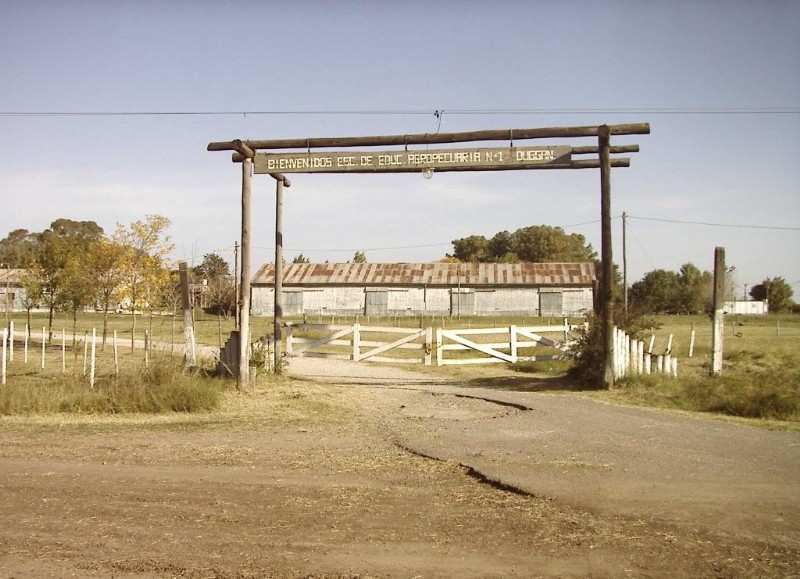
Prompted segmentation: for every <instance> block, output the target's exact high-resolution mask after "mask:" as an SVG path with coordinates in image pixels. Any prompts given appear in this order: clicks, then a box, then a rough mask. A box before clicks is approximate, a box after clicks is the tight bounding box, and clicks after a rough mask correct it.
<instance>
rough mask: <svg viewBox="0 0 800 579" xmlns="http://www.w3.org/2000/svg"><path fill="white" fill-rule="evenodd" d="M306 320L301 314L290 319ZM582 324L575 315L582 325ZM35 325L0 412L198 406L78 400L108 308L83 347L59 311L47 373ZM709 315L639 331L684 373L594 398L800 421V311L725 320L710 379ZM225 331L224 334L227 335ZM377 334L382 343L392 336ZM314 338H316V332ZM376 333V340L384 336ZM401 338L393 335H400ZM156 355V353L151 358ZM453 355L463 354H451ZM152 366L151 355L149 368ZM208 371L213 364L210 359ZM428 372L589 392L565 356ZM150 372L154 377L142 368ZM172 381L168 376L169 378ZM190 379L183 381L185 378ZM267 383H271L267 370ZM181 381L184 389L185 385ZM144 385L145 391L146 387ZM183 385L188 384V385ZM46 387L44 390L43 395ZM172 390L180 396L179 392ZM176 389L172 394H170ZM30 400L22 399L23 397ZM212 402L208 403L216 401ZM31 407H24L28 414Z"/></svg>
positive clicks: (35, 322)
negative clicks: (718, 369)
mask: <svg viewBox="0 0 800 579" xmlns="http://www.w3.org/2000/svg"><path fill="white" fill-rule="evenodd" d="M13 319H14V322H15V330H17V331H21V330H22V328H23V327H24V325H25V323H26V316H25V315H24V314H15V315H14V318H13ZM131 321H132V320H131V316H130V315H118V314H112V315H111V316H110V317H109V336H110V335H111V332H113V331H114V330H116V331H117V337H118V346H119V347H118V352H119V354H118V355H119V363H120V366H121V367H122V369H123V370H122V371H121V372H120V374H121V375H122V374H125V375H126V376H127V378H125V380H127V383H128V384H129V389H131V388H132V386H131V385H132V384H134V383H149V384H150V388H151V389H152V388H153V387H154V384H155V383H156V382H158V380H159V378H158V376H157V375H155V376H154V375H153V373H152V371H150V369H145V368H144V355H143V352H141V350H136V351H133V352H132V351H131V350H130V346H129V344H130V339H131ZM290 321H294V322H300V321H302V320H299V319H298V320H290ZM308 321H309V322H311V323H318V322H320V321H321V322H323V323H331V322H333V323H335V324H337V325H347V324H352V323H353V322H355V321H356V320H355V318H341V317H337V318H331V317H330V316H326V317H325V318H323V319H321V320H317V319H311V318H309V320H308ZM358 321H359V322H360V323H361V324H370V325H379V324H380V325H389V326H399V327H409V328H419V327H427V326H431V325H432V326H434V327H445V328H454V327H459V328H478V327H503V326H508V325H510V324H515V325H520V326H521V325H537V326H539V325H547V324H548V322H549V323H550V324H551V325H552V326H554V327H558V326H560V325H561V324H562V323H563V320H562V319H560V318H553V319H541V318H528V319H524V318H485V317H466V316H462V318H461V319H460V320H456V319H454V318H447V317H445V318H442V317H441V316H438V317H427V318H420V317H397V318H394V317H389V318H386V317H384V318H382V319H375V318H371V319H368V318H366V317H360V318H359V319H358ZM579 321H580V320H570V322H571V323H577V322H579ZM31 325H32V326H33V327H34V328H35V329H34V330H33V332H32V334H33V338H32V342H31V344H30V345H29V351H28V363H27V364H23V362H22V358H23V351H22V344H21V343H20V342H19V339H18V340H17V343H16V345H15V360H14V361H13V362H9V363H8V378H9V384H10V387H8V388H6V389H5V390H4V391H3V392H2V395H0V413H5V414H10V413H11V414H13V413H19V412H22V413H25V412H45V413H46V412H60V411H73V412H128V411H134V412H137V411H141V412H160V411H167V412H168V411H175V410H184V411H188V410H191V409H192V408H193V403H192V402H188V401H186V400H185V399H184V400H183V402H181V401H180V396H178V397H177V399H172V400H171V401H169V400H170V397H165V398H164V400H163V401H162V402H154V396H153V394H152V392H150V394H149V395H148V396H149V398H148V396H144V397H139V398H138V401H136V400H134V401H132V402H131V401H128V402H125V403H120V404H114V403H111V402H109V401H108V400H98V398H102V396H100V397H98V396H97V394H96V393H95V394H93V395H92V396H90V397H89V398H91V399H92V400H93V401H87V400H84V399H81V398H80V397H76V396H75V392H76V391H80V390H81V389H82V388H84V385H85V383H86V377H85V374H86V373H87V371H88V369H85V362H84V346H83V342H82V341H83V338H84V333H85V332H89V333H90V332H91V329H92V328H95V329H96V331H97V332H98V336H99V334H100V332H101V328H102V315H101V314H92V313H89V314H82V315H81V316H79V318H78V323H77V329H76V332H75V338H76V341H77V343H76V345H75V347H74V348H73V347H72V335H73V334H72V319H71V318H70V317H69V316H65V315H63V314H59V315H58V316H57V317H56V319H55V321H54V337H55V340H54V342H53V343H51V344H50V345H49V346H48V347H47V349H46V367H45V369H44V370H42V369H41V345H40V336H41V332H42V328H43V327H46V325H47V320H46V315H44V314H34V315H33V318H32V323H31ZM251 325H252V335H253V336H254V338H258V337H260V336H263V335H266V334H268V333H271V329H272V319H271V318H260V317H254V318H252V319H251ZM62 328H63V329H65V334H66V341H67V345H66V347H65V349H64V353H63V354H62V349H61V342H60V340H61V330H62ZM145 329H148V331H149V333H150V336H151V339H152V340H153V341H157V342H161V343H164V344H170V343H175V344H178V343H181V341H182V327H181V322H180V320H177V319H173V318H172V316H153V317H150V316H148V315H142V316H140V317H139V319H138V321H137V333H136V338H137V339H139V340H141V339H142V338H143V337H144V330H145ZM232 329H233V320H232V319H228V320H218V319H217V318H216V317H215V316H209V315H207V314H202V313H199V312H198V313H197V315H196V318H195V335H196V338H197V341H198V343H199V344H204V345H208V346H212V347H217V346H218V344H219V343H220V339H221V341H223V342H224V340H225V339H226V338H227V335H228V333H229V332H230V331H231V330H232ZM711 329H712V328H711V321H710V320H709V319H708V318H707V317H704V316H692V317H687V316H661V317H657V318H655V327H654V328H652V331H645V332H644V335H642V336H641V337H642V338H644V339H645V341H646V342H649V338H650V336H651V335H653V336H655V339H654V348H653V351H654V353H662V352H663V351H664V349H665V348H666V345H667V341H668V339H669V336H670V335H672V349H671V352H672V355H673V356H675V357H677V359H678V361H679V376H678V378H669V377H666V376H662V375H659V376H644V377H628V378H625V379H623V380H620V381H618V383H617V385H616V387H615V388H614V389H613V390H612V391H610V392H602V393H598V394H592V395H597V396H601V397H605V398H607V399H609V400H614V401H618V402H624V403H630V404H640V405H646V406H655V407H663V408H673V409H680V410H688V411H701V412H712V413H717V414H724V415H730V416H742V417H748V418H757V419H761V420H780V421H784V422H788V423H789V426H790V427H793V426H792V425H800V316H790V315H786V316H731V317H729V318H728V319H727V320H726V323H725V335H724V351H725V354H724V365H723V372H722V373H721V375H719V376H716V377H713V378H711V377H709V367H710V356H711ZM692 330H694V332H695V343H694V351H693V356H692V357H691V358H689V356H688V354H689V343H690V337H691V333H692ZM220 335H221V338H220ZM391 336H392V335H391V334H387V337H381V336H378V337H377V338H380V339H387V338H390V337H391ZM310 337H314V336H313V335H310ZM377 338H376V339H377ZM396 338H397V337H396V336H395V337H394V339H396ZM151 355H152V354H151ZM407 355H409V356H412V355H413V356H418V355H419V353H418V352H417V351H415V350H409V351H407ZM450 355H451V356H453V355H458V353H451V354H450ZM162 356H163V359H162V360H161V361H160V362H158V364H161V365H164V364H167V365H170V364H173V363H172V361H170V357H169V356H166V355H162ZM153 363H154V362H152V361H151V366H152V364H153ZM204 364H205V365H206V366H207V369H208V368H210V363H209V362H204ZM416 368H419V369H422V370H423V371H425V372H428V373H431V374H435V375H438V376H441V377H443V378H455V379H456V380H458V381H459V382H462V383H464V384H467V385H476V386H478V385H479V386H482V387H493V388H499V389H503V388H512V389H517V390H531V391H547V390H558V391H562V390H583V387H582V386H581V385H578V384H576V383H575V382H574V381H571V380H570V379H569V378H567V377H566V374H567V372H568V371H569V368H570V363H569V362H568V361H556V362H541V363H527V364H517V365H506V364H492V365H488V366H467V367H465V366H459V367H441V368H437V367H427V368H425V367H422V366H416ZM113 370H114V362H113V356H112V354H111V347H110V337H109V343H108V344H107V346H106V349H105V351H102V350H101V346H100V345H99V344H98V358H97V367H96V374H97V376H98V378H97V380H98V383H99V384H100V385H101V386H100V387H99V391H102V392H105V393H106V394H105V396H106V397H107V396H108V395H109V393H111V392H112V391H115V392H117V393H118V390H114V388H118V387H119V384H120V383H123V382H122V379H121V378H118V377H114V373H113ZM145 370H148V371H150V374H147V373H145ZM176 375H183V373H182V372H180V371H174V372H172V371H171V372H169V373H167V374H166V375H165V376H161V379H162V380H163V381H164V382H165V383H170V384H172V385H173V386H174V385H175V384H176V383H177V382H176V381H175V380H173V378H174V377H175V376H176ZM167 378H169V379H167ZM181 380H184V378H181ZM185 380H188V381H189V382H194V383H198V384H199V383H203V382H204V381H208V384H210V385H211V387H212V390H213V389H216V390H224V389H225V388H229V387H230V385H227V384H226V383H225V382H224V381H221V380H214V379H211V378H208V377H207V376H205V374H204V373H198V374H194V375H189V376H188V377H185ZM260 380H262V381H263V380H267V378H266V377H264V376H262V377H261V378H260ZM41 385H44V386H45V389H44V390H41V392H42V396H43V397H44V398H47V400H38V401H37V400H35V398H36V397H35V396H33V395H32V394H31V393H32V392H35V391H37V389H39V387H40V386H41ZM54 385H58V386H59V388H60V389H61V390H60V391H62V393H64V395H65V396H66V394H65V393H66V391H67V390H66V389H65V388H66V387H65V386H64V385H70V389H71V394H69V397H70V398H71V399H72V400H73V401H75V400H77V402H73V403H70V404H65V405H64V404H62V405H59V404H57V403H56V402H55V401H54V400H53V399H52V396H51V394H52V388H53V386H54ZM181 388H183V387H177V388H176V389H175V390H176V391H180V390H181ZM145 390H146V389H145ZM184 390H185V388H184ZM44 393H47V396H45V395H44ZM172 395H175V392H173V394H172ZM172 395H170V396H172ZM203 396H204V397H205V400H206V401H205V402H202V403H199V404H198V405H197V408H198V409H200V408H203V409H209V408H213V407H214V406H215V405H217V404H218V403H219V402H218V401H216V402H214V401H213V396H211V397H210V398H209V396H207V395H205V394H204V395H203ZM21 399H24V400H27V402H26V403H21V402H20V400H21ZM209 400H211V402H209ZM26 409H27V410H26Z"/></svg>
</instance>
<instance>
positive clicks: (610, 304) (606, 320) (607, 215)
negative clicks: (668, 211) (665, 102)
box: [597, 125, 614, 388]
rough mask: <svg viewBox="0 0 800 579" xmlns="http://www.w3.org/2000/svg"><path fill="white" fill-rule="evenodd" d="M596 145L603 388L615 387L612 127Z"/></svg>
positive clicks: (601, 133) (600, 132)
mask: <svg viewBox="0 0 800 579" xmlns="http://www.w3.org/2000/svg"><path fill="white" fill-rule="evenodd" d="M597 141H598V142H597V148H598V152H599V157H600V220H601V235H600V246H601V247H600V260H601V265H602V273H601V281H600V292H601V294H602V295H601V302H600V304H601V306H600V307H601V308H602V310H601V311H602V318H601V324H602V325H601V335H602V340H603V376H602V384H601V385H602V387H604V388H612V387H613V386H614V297H613V287H612V285H613V279H614V277H613V271H614V265H613V252H612V249H611V157H610V152H611V130H610V129H609V127H608V125H602V126H600V127H598V130H597Z"/></svg>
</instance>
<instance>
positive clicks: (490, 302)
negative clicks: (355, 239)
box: [251, 286, 592, 316]
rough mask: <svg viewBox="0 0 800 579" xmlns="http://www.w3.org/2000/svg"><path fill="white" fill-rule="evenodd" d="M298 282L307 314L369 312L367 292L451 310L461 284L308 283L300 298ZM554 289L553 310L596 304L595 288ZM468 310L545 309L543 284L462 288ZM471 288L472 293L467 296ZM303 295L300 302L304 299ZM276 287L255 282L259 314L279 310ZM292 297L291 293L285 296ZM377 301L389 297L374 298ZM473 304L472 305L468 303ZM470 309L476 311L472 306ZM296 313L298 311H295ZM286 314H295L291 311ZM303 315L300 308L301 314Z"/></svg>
mask: <svg viewBox="0 0 800 579" xmlns="http://www.w3.org/2000/svg"><path fill="white" fill-rule="evenodd" d="M298 289H300V288H297V287H289V288H287V287H285V286H284V291H285V292H286V293H287V294H288V293H293V296H292V298H291V302H292V303H293V304H298V306H299V307H302V311H303V313H305V314H306V315H325V314H334V315H348V316H355V315H363V314H364V313H365V308H366V300H367V297H366V296H367V293H368V292H370V293H384V294H385V304H386V306H385V307H386V314H387V315H420V314H431V315H439V314H444V315H450V314H451V313H453V312H451V304H452V303H453V302H452V301H451V298H452V294H453V293H454V292H458V291H459V290H458V289H456V288H420V287H408V288H402V287H399V288H377V287H370V288H367V287H364V286H355V287H325V288H303V289H302V292H301V293H302V298H299V296H298V295H297V293H298ZM546 291H547V292H548V293H560V294H561V296H562V303H563V305H562V310H563V311H561V312H553V313H552V314H550V315H562V314H563V315H576V314H583V313H585V312H586V311H590V310H591V309H592V290H591V289H590V288H582V289H564V288H547V290H546ZM460 292H461V294H462V296H463V297H462V302H461V303H462V304H464V308H465V309H464V310H462V312H461V313H463V314H469V315H472V314H475V315H495V316H502V315H531V316H534V315H539V314H540V311H539V303H540V301H539V298H540V296H539V294H540V292H539V290H538V289H537V288H497V289H492V290H483V289H475V288H467V287H462V288H460ZM467 294H471V295H470V296H467ZM300 299H301V300H302V301H301V305H300V302H298V300H300ZM273 303H274V301H273V290H272V288H271V287H264V286H254V287H253V288H252V293H251V308H252V314H253V315H256V316H272V315H273ZM285 303H287V304H288V303H289V299H286V300H285ZM371 303H384V302H382V300H381V299H377V298H375V299H373V301H372V302H371ZM467 304H468V305H467ZM466 309H469V310H470V311H466ZM292 314H294V312H292ZM286 315H290V314H289V312H286ZM297 315H299V314H297Z"/></svg>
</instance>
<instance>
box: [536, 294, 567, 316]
mask: <svg viewBox="0 0 800 579" xmlns="http://www.w3.org/2000/svg"><path fill="white" fill-rule="evenodd" d="M563 312H564V294H562V293H561V292H539V315H540V316H560V315H561V314H562V313H563Z"/></svg>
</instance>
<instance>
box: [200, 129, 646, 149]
mask: <svg viewBox="0 0 800 579" xmlns="http://www.w3.org/2000/svg"><path fill="white" fill-rule="evenodd" d="M608 127H609V130H610V131H611V134H612V135H648V134H650V124H649V123H631V124H623V125H609V126H608ZM599 128H600V127H599V126H598V125H591V126H580V127H549V128H536V129H499V130H493V129H490V130H483V131H468V132H463V133H424V134H413V135H379V136H372V137H317V138H311V139H271V140H252V141H251V140H248V141H241V142H242V143H243V144H244V145H246V146H247V147H249V148H250V149H253V150H260V149H304V148H305V149H312V148H313V149H326V148H338V147H380V146H387V145H431V144H436V143H466V142H472V141H474V142H479V141H509V142H510V143H513V142H514V141H524V140H527V139H546V138H572V137H597V134H598V129H599ZM207 149H208V150H209V151H236V150H237V149H236V146H235V141H218V142H212V143H209V144H208V147H207Z"/></svg>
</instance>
